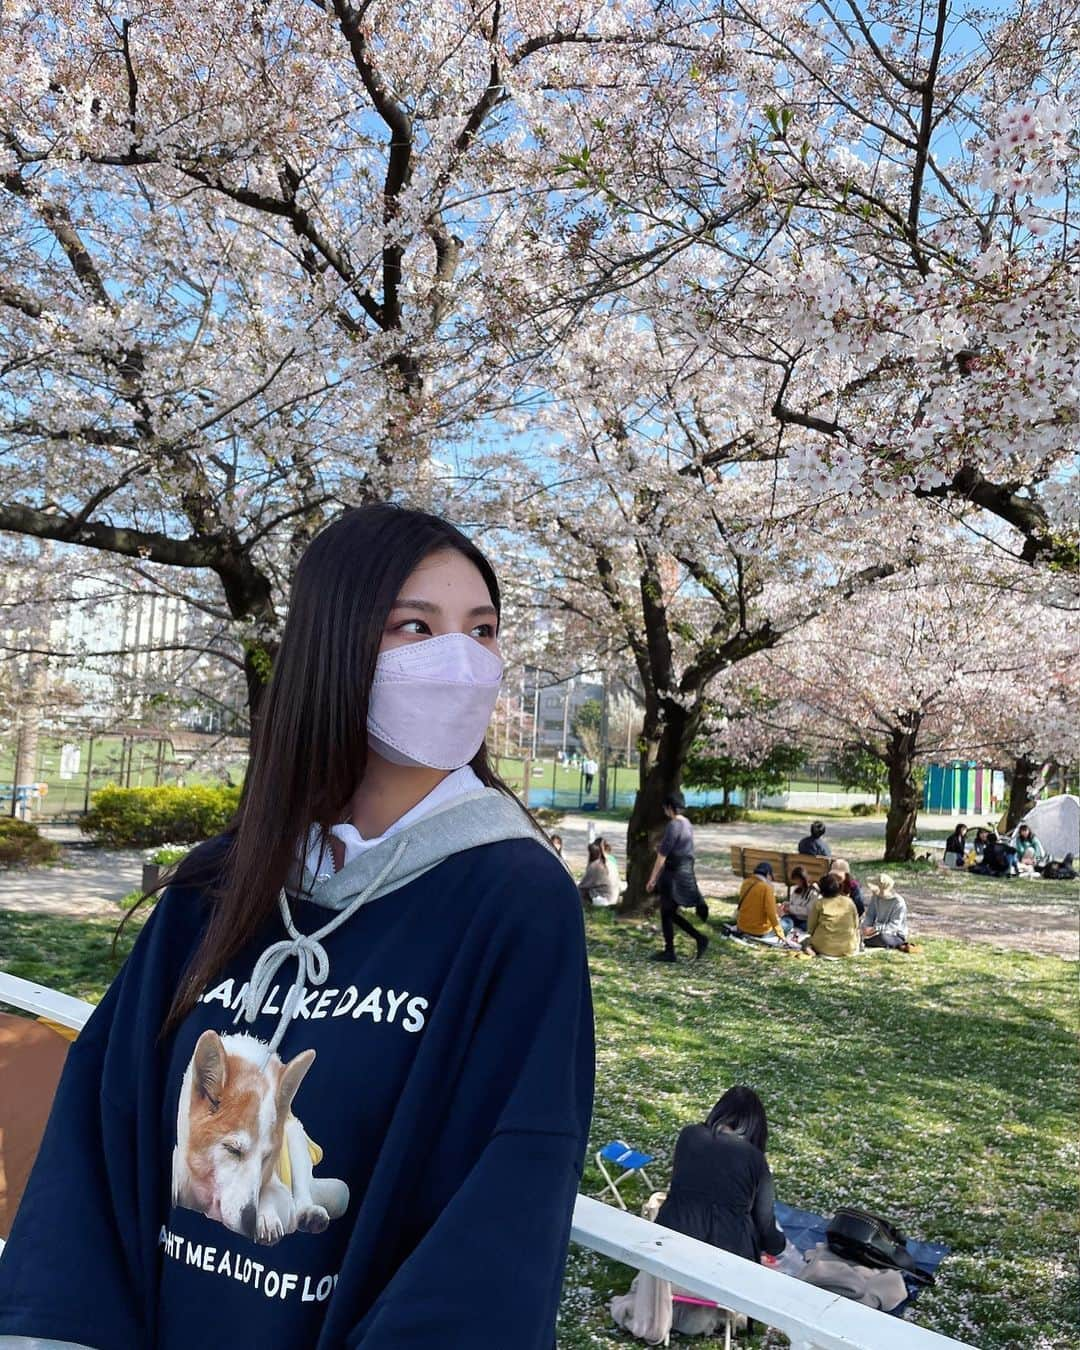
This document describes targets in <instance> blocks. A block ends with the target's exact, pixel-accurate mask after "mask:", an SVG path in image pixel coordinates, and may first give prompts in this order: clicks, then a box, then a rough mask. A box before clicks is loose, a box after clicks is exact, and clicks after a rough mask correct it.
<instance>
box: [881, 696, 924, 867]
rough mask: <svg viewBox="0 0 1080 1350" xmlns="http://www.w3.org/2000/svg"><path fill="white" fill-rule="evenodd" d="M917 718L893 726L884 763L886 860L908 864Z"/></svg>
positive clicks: (915, 808) (915, 809) (915, 796)
mask: <svg viewBox="0 0 1080 1350" xmlns="http://www.w3.org/2000/svg"><path fill="white" fill-rule="evenodd" d="M918 731H919V719H918V718H917V717H914V718H912V719H910V721H909V722H908V724H907V725H906V726H901V727H895V728H894V729H893V731H892V732H891V734H890V736H889V741H888V746H887V749H886V760H885V764H886V767H887V769H888V771H889V814H888V817H887V819H886V821H885V861H886V862H910V861H911V859H912V857H913V856H914V852H915V850H914V848H913V847H912V845H913V843H914V840H915V830H916V823H917V820H918V815H919V806H920V804H921V803H920V794H919V785H918V781H917V780H916V776H915V750H916V737H917V735H918Z"/></svg>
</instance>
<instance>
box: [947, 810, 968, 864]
mask: <svg viewBox="0 0 1080 1350" xmlns="http://www.w3.org/2000/svg"><path fill="white" fill-rule="evenodd" d="M966 852H967V826H966V825H965V824H964V823H963V821H961V822H960V823H959V824H958V825H957V827H956V829H955V830H953V832H952V834H950V835H949V837H948V839H946V840H945V859H946V861H948V858H949V854H950V853H951V854H952V855H953V857H954V859H955V864H954V865H955V866H956V867H963V865H964V855H965V853H966Z"/></svg>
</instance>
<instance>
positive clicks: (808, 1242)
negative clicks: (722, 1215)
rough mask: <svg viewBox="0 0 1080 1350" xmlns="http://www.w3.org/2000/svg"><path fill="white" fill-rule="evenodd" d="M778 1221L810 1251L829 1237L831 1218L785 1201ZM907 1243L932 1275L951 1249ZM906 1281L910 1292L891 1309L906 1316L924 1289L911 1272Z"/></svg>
mask: <svg viewBox="0 0 1080 1350" xmlns="http://www.w3.org/2000/svg"><path fill="white" fill-rule="evenodd" d="M776 1221H777V1223H778V1224H779V1225H780V1227H781V1228H782V1229H783V1230H784V1233H785V1235H786V1237H787V1239H788V1241H789V1242H791V1243H792V1244H793V1245H794V1246H796V1247H798V1249H799V1251H801V1252H808V1251H809V1250H810V1248H811V1247H816V1246H817V1244H818V1243H819V1242H825V1241H826V1239H827V1234H826V1228H827V1227H828V1223H829V1221H828V1219H824V1218H822V1216H821V1215H820V1214H811V1213H810V1211H809V1210H807V1209H796V1208H795V1206H794V1205H785V1204H783V1203H782V1202H781V1201H779V1200H778V1201H777V1202H776ZM906 1245H907V1249H908V1251H909V1252H910V1253H911V1259H912V1260H913V1261H914V1262H915V1264H916V1266H918V1268H919V1269H920V1270H921V1271H924V1272H925V1273H926V1274H927V1275H933V1274H934V1272H935V1271H936V1270H937V1268H938V1266H940V1265H941V1263H942V1261H944V1259H945V1258H946V1256H948V1254H949V1252H950V1251H951V1250H952V1248H951V1247H946V1246H945V1244H944V1243H942V1242H918V1241H916V1239H915V1238H908V1239H907V1244H906ZM901 1273H903V1272H901ZM904 1283H905V1284H906V1285H907V1291H908V1296H907V1298H906V1299H905V1300H904V1302H903V1303H901V1304H900V1306H899V1307H898V1308H893V1309H892V1312H893V1315H894V1316H896V1317H902V1316H903V1314H904V1310H905V1309H906V1308H909V1307H910V1306H911V1304H912V1303H914V1302H915V1300H916V1298H918V1296H919V1294H920V1292H921V1291H922V1289H923V1286H922V1285H921V1284H919V1283H917V1282H916V1281H915V1280H913V1279H911V1278H910V1276H908V1275H904Z"/></svg>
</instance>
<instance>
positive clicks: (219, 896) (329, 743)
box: [0, 506, 593, 1350]
mask: <svg viewBox="0 0 1080 1350" xmlns="http://www.w3.org/2000/svg"><path fill="white" fill-rule="evenodd" d="M498 623H499V587H498V583H497V581H496V578H495V575H494V573H493V571H492V569H491V566H490V564H489V563H488V561H487V560H486V558H485V557H484V556H483V554H482V553H480V552H479V550H478V549H477V548H476V547H475V546H474V545H473V544H471V543H470V542H469V540H468V539H466V538H465V536H464V535H462V534H461V533H460V532H459V531H458V530H457V529H455V528H454V527H453V526H452V525H450V524H448V523H447V522H445V521H443V520H440V519H439V518H437V517H435V516H431V515H427V514H424V513H421V512H417V511H405V510H398V509H396V508H392V507H389V506H371V507H365V508H363V509H361V510H356V511H349V512H346V513H345V515H344V516H342V517H341V518H340V519H339V520H338V521H336V522H335V523H334V524H333V525H331V526H330V527H329V528H328V529H326V530H324V531H323V532H322V534H320V535H319V536H318V538H316V539H315V540H314V542H313V543H312V544H311V545H310V547H309V548H308V549H307V551H306V553H305V554H304V556H303V558H302V560H301V562H300V565H299V568H298V570H297V574H296V579H295V583H294V586H293V592H292V599H291V605H290V608H289V614H288V620H287V623H286V626H285V631H284V635H283V637H282V641H281V647H280V651H279V653H278V657H277V660H276V662H275V666H274V670H273V674H272V677H271V679H270V682H269V685H268V686H267V688H266V690H265V692H264V694H263V698H262V703H261V706H260V716H259V718H258V719H257V721H256V724H255V728H256V729H255V736H254V742H253V746H252V756H251V763H250V767H249V770H248V774H247V778H246V781H245V784H244V791H243V796H242V799H241V803H240V808H239V811H238V813H237V816H236V819H235V822H234V824H233V827H232V829H231V830H230V832H229V833H228V834H226V835H225V836H223V837H221V838H220V839H217V840H214V841H211V842H210V843H209V844H205V845H202V846H200V847H199V848H197V849H196V850H195V851H194V853H193V854H191V855H189V857H188V858H187V859H186V860H185V861H184V863H182V864H181V866H180V868H179V871H178V873H177V875H176V877H175V879H174V881H173V884H172V885H171V886H170V887H169V889H168V890H167V891H166V893H165V895H164V896H163V898H162V899H161V901H160V902H159V903H158V905H157V906H156V908H155V911H154V912H153V913H152V914H151V915H150V918H149V919H148V920H147V922H146V924H145V926H144V928H143V930H142V932H141V934H140V936H139V939H138V942H137V943H136V945H135V949H134V951H133V953H132V955H131V957H130V958H129V960H128V962H127V964H126V965H125V967H124V969H123V970H122V972H121V973H120V975H119V976H118V978H117V979H116V980H115V981H114V983H113V985H112V987H111V988H110V989H109V991H108V993H107V994H106V995H105V998H104V999H103V1000H102V1003H101V1005H100V1006H99V1008H98V1009H97V1010H96V1012H95V1013H94V1015H93V1016H92V1017H91V1019H90V1021H89V1023H88V1024H87V1026H86V1028H85V1030H84V1031H83V1032H82V1034H81V1035H80V1036H79V1038H78V1039H77V1041H76V1042H75V1043H74V1045H73V1046H72V1049H71V1051H70V1054H69V1056H68V1060H67V1065H66V1068H65V1071H64V1076H63V1079H62V1081H61V1084H60V1088H59V1091H58V1093H57V1097H56V1102H55V1105H54V1108H53V1113H52V1118H51V1120H50V1124H49V1128H48V1130H47V1132H46V1136H45V1139H44V1141H43V1144H42V1148H41V1151H40V1153H39V1156H38V1161H37V1166H36V1168H35V1170H34V1173H33V1175H32V1177H31V1179H30V1183H29V1187H28V1189H27V1192H26V1195H25V1198H24V1201H23V1203H22V1205H21V1206H20V1209H19V1213H18V1215H17V1217H16V1220H15V1224H14V1228H13V1230H12V1233H11V1237H10V1240H9V1242H8V1245H7V1248H6V1250H5V1252H4V1257H3V1260H2V1261H0V1337H3V1336H5V1335H8V1336H14V1337H16V1338H17V1339H16V1341H15V1342H14V1343H15V1344H18V1343H19V1342H20V1341H22V1339H23V1338H24V1337H54V1338H57V1339H60V1340H64V1341H69V1342H74V1343H77V1344H78V1345H80V1346H90V1347H95V1350H111V1347H114V1346H115V1347H124V1350H128V1348H129V1347H130V1350H179V1347H186V1346H189V1345H198V1346H199V1347H200V1350H226V1348H227V1350H236V1348H237V1347H240V1346H248V1345H256V1344H265V1345H273V1346H275V1347H280V1348H281V1350H300V1348H301V1347H305V1348H306V1347H314V1346H319V1347H337V1346H344V1345H349V1346H352V1347H358V1348H360V1350H390V1348H391V1347H393V1350H420V1347H424V1348H425V1350H426V1347H429V1346H431V1345H432V1344H435V1343H437V1344H442V1345H447V1346H466V1345H468V1346H470V1347H484V1348H490V1350H505V1347H506V1346H509V1345H513V1346H515V1347H518V1346H525V1347H532V1348H534V1350H549V1348H550V1346H551V1344H552V1341H553V1338H554V1325H555V1314H556V1308H557V1303H558V1296H559V1285H560V1280H561V1274H562V1266H563V1261H564V1258H565V1253H566V1246H567V1239H568V1235H569V1224H570V1214H571V1210H572V1207H573V1204H574V1199H575V1195H576V1192H577V1184H578V1179H579V1175H580V1169H581V1164H582V1157H583V1152H584V1148H585V1143H586V1139H587V1135H588V1126H589V1114H590V1108H591V1099H592V1076H593V1073H592V1062H593V1061H592V1056H593V1049H592V1020H591V1012H590V1005H589V988H588V976H587V970H586V965H585V950H584V937H583V927H582V921H581V912H580V905H579V903H578V899H577V895H576V893H575V889H574V886H573V883H572V881H570V879H569V878H568V877H567V875H566V871H565V869H564V867H563V865H562V863H561V862H560V861H559V860H558V859H557V858H556V857H555V856H554V855H553V854H552V853H551V851H550V850H549V849H548V847H547V845H546V843H545V842H544V841H543V839H542V836H541V835H540V834H539V832H538V831H537V830H536V828H535V827H534V825H533V824H532V822H531V820H530V819H529V818H528V816H527V815H526V813H525V812H524V811H523V810H522V809H521V807H520V806H519V804H518V803H517V802H516V801H515V800H514V799H513V798H512V797H511V796H510V794H509V792H508V791H507V790H506V789H505V788H504V787H503V786H502V785H501V784H500V783H499V780H498V779H497V778H496V777H495V775H494V774H493V773H492V771H491V769H490V767H489V765H488V761H487V757H486V753H485V749H484V735H485V731H486V729H487V724H488V720H489V718H490V716H491V712H492V709H493V707H494V704H495V698H496V695H497V693H498V690H499V684H500V680H501V674H502V663H501V660H500V657H499V642H498ZM511 1194H513V1195H514V1197H515V1202H514V1204H513V1205H508V1204H507V1203H506V1197H507V1196H508V1195H511ZM58 1271H62V1272H63V1278H62V1279H60V1278H58V1277H57V1272H58Z"/></svg>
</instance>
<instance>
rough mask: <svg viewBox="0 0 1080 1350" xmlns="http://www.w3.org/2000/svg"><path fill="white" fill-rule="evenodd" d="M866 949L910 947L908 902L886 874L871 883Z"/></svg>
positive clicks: (864, 930) (865, 920) (865, 917)
mask: <svg viewBox="0 0 1080 1350" xmlns="http://www.w3.org/2000/svg"><path fill="white" fill-rule="evenodd" d="M862 937H863V946H864V947H891V948H894V949H895V948H901V947H906V946H907V945H908V911H907V901H906V900H905V899H904V897H903V896H902V895H900V894H899V893H898V892H897V889H896V883H895V882H894V881H893V879H892V877H891V876H889V875H888V873H886V872H882V873H881V875H880V876H878V877H875V878H874V880H873V881H872V882H871V883H870V903H869V905H867V907H866V913H865V914H864V915H863V921H862Z"/></svg>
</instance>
